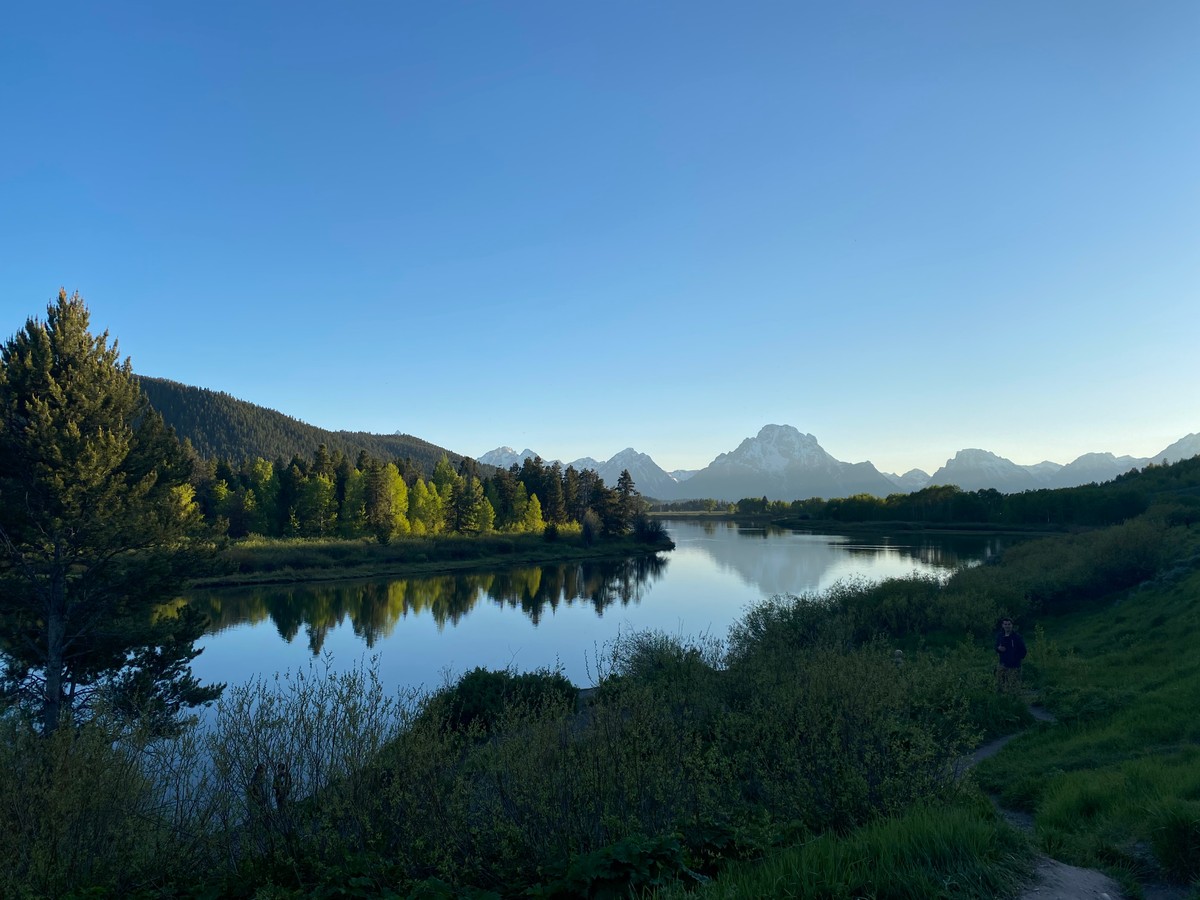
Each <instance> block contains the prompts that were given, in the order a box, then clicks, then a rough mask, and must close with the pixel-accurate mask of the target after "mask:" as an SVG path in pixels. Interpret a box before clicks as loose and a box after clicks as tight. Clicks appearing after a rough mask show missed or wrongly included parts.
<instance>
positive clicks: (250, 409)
mask: <svg viewBox="0 0 1200 900" xmlns="http://www.w3.org/2000/svg"><path fill="white" fill-rule="evenodd" d="M138 381H140V382H141V385H142V390H144V391H145V392H146V396H147V397H149V398H150V403H151V405H152V406H153V407H154V408H155V409H156V410H158V411H159V413H161V414H162V417H163V419H164V420H166V423H167V424H168V425H170V426H171V427H172V428H174V429H175V433H176V434H178V435H179V437H180V439H183V438H187V439H188V440H189V441H191V443H192V446H193V447H195V448H196V452H197V453H199V454H200V455H201V456H202V457H204V458H206V459H211V458H213V457H217V458H220V459H225V460H231V461H235V462H236V461H238V460H243V459H247V458H249V459H253V458H254V457H257V456H261V457H262V458H263V459H269V460H274V459H279V458H282V459H291V458H292V457H293V456H296V455H299V456H301V457H308V456H311V455H312V452H313V450H315V449H316V447H317V445H318V444H324V445H325V447H326V448H327V449H328V450H329V452H330V453H334V452H336V451H338V450H340V451H341V452H342V453H344V454H345V455H346V456H347V457H348V458H350V459H351V460H353V459H354V458H356V457H357V456H358V452H359V451H360V450H366V451H367V453H369V454H370V455H372V456H374V457H377V458H379V459H397V458H399V459H403V458H406V457H407V458H410V459H412V460H413V462H415V463H417V464H419V465H420V466H421V467H422V468H423V469H424V470H425V471H426V472H432V471H433V467H434V464H435V463H436V462H437V461H438V460H439V459H441V457H442V454H446V455H447V456H449V457H450V461H451V462H452V463H454V464H455V465H458V462H459V461H460V460H461V459H462V455H461V454H458V453H452V452H450V451H449V450H446V449H444V448H442V447H438V446H437V445H435V444H431V443H429V442H428V441H423V440H421V439H420V438H415V437H413V436H412V435H408V434H368V433H366V432H362V431H326V430H325V429H324V428H317V427H316V426H314V425H308V424H306V423H304V422H301V421H300V420H299V419H293V418H292V417H291V416H287V415H284V414H283V413H281V412H276V411H275V410H273V409H267V408H266V407H263V406H255V405H254V404H253V403H247V402H246V401H245V400H238V399H237V398H236V397H231V396H229V394H226V393H223V392H218V391H210V390H207V389H206V388H198V387H191V386H190V385H186V384H179V383H178V382H175V381H169V380H167V379H165V378H148V377H146V376H140V377H139V378H138Z"/></svg>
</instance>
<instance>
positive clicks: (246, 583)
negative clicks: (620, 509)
mask: <svg viewBox="0 0 1200 900" xmlns="http://www.w3.org/2000/svg"><path fill="white" fill-rule="evenodd" d="M461 540H462V539H458V538H453V539H449V540H444V541H439V540H438V539H436V538H435V539H433V540H422V541H421V544H420V545H418V546H416V547H413V546H411V544H410V545H408V546H405V544H404V543H403V542H397V543H396V544H389V545H371V544H356V543H353V542H343V541H328V542H312V543H311V544H308V545H305V544H288V543H280V544H278V545H271V544H262V545H256V546H252V547H245V546H242V547H238V546H234V547H232V548H230V549H229V550H227V551H225V552H226V553H229V552H230V551H233V552H235V553H242V554H247V555H248V556H249V557H250V559H247V560H244V561H243V563H242V565H249V566H250V568H249V569H248V570H243V571H239V572H233V573H223V574H220V575H212V576H205V577H201V578H196V579H193V580H192V581H191V582H189V583H188V585H187V589H188V590H219V589H223V588H240V587H265V586H271V587H275V586H285V585H292V584H321V583H332V582H343V581H371V580H378V579H384V578H412V577H433V576H436V575H452V574H460V573H469V572H474V571H486V570H489V569H496V568H504V569H508V568H522V567H526V566H546V565H555V564H562V563H573V562H604V561H613V560H621V559H627V558H630V557H640V556H654V555H657V554H658V553H666V552H670V551H671V550H674V549H675V542H674V541H665V542H659V543H654V544H646V543H638V542H635V541H633V540H631V539H628V538H622V539H618V540H610V541H604V542H601V543H598V544H595V545H593V546H591V547H584V546H582V545H577V544H574V543H569V542H566V541H563V542H561V543H545V542H544V539H543V538H541V537H540V536H538V537H537V538H536V541H537V542H538V543H536V544H535V543H534V542H532V541H529V542H520V541H518V542H514V546H511V547H509V548H505V547H501V548H500V549H496V548H492V552H490V553H482V554H480V555H477V556H472V557H469V558H464V557H456V556H454V555H453V551H456V550H457V551H461V550H462V549H463V548H462V544H461ZM347 543H350V545H351V546H353V547H354V549H355V550H357V551H358V552H360V553H365V554H374V555H375V557H376V558H374V559H368V560H365V561H363V562H361V563H357V564H352V565H342V566H338V565H332V564H331V565H327V566H321V565H314V566H308V567H293V566H291V565H281V566H279V568H268V567H266V566H268V565H269V563H267V562H265V560H264V558H265V557H267V556H269V555H270V554H273V553H275V554H278V553H280V552H291V553H295V552H296V551H297V550H299V551H300V552H301V553H303V551H304V550H305V549H308V550H310V551H312V552H313V553H314V555H316V554H319V553H320V552H321V551H325V552H328V551H329V549H330V548H335V547H340V546H345V545H346V544H347ZM516 543H528V544H530V546H528V547H519V546H515V544H516ZM539 544H540V546H539ZM376 548H377V549H376ZM397 551H400V552H403V553H404V556H407V557H409V558H399V559H397V558H394V557H395V556H397V555H399V553H398V552H397ZM431 551H432V552H431ZM439 552H440V553H443V554H445V555H444V556H442V557H441V558H434V559H430V558H429V556H430V555H434V554H436V553H439ZM389 555H390V556H392V557H393V558H391V559H389V558H388V556H389ZM254 556H258V557H259V559H258V566H259V567H257V568H256V567H254V566H255V560H254V559H253V557H254ZM414 557H416V558H414ZM229 562H231V563H235V562H236V561H234V560H229Z"/></svg>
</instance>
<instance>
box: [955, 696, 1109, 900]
mask: <svg viewBox="0 0 1200 900" xmlns="http://www.w3.org/2000/svg"><path fill="white" fill-rule="evenodd" d="M1029 712H1030V715H1032V716H1033V717H1034V718H1035V719H1037V720H1038V721H1039V722H1053V721H1055V718H1054V716H1053V715H1052V714H1051V713H1049V712H1047V711H1046V710H1044V709H1042V708H1041V707H1040V706H1030V707H1029ZM1016 736H1017V735H1015V734H1009V735H1005V736H1004V737H1002V738H996V739H995V740H994V741H988V743H986V744H984V745H983V746H982V747H980V748H979V749H978V750H976V751H975V752H974V753H972V754H971V756H970V758H969V759H967V760H964V761H963V770H964V771H965V770H966V769H969V768H970V767H971V766H974V765H975V764H976V763H978V762H980V761H982V760H985V759H987V758H988V757H989V756H995V755H996V754H997V753H999V752H1000V751H1001V750H1003V749H1004V747H1005V745H1006V744H1007V743H1008V742H1009V741H1011V740H1012V739H1013V738H1015V737H1016ZM991 800H992V803H993V804H994V805H995V807H996V809H997V810H998V811H999V813H1000V815H1002V816H1004V819H1005V821H1007V822H1008V823H1009V824H1010V825H1012V826H1013V827H1014V828H1018V829H1020V830H1021V831H1023V832H1025V833H1026V834H1028V835H1030V836H1031V837H1032V835H1033V816H1031V815H1029V813H1025V812H1021V811H1020V810H1016V809H1007V808H1005V807H1003V806H1001V805H1000V803H999V801H998V800H997V799H996V798H995V797H992V798H991ZM1124 897H1125V895H1124V894H1123V893H1122V892H1121V886H1120V885H1119V884H1117V883H1116V882H1115V881H1113V880H1112V879H1111V878H1109V877H1108V876H1107V875H1105V874H1104V873H1103V872H1098V871H1096V870H1095V869H1081V868H1079V867H1078V866H1069V865H1067V864H1066V863H1063V862H1059V861H1058V860H1057V859H1051V858H1050V857H1048V856H1045V855H1043V854H1039V855H1038V857H1037V865H1036V867H1035V868H1034V872H1033V880H1032V881H1031V882H1030V883H1029V884H1028V885H1026V887H1025V889H1024V890H1023V891H1022V892H1021V895H1020V900H1123V898H1124Z"/></svg>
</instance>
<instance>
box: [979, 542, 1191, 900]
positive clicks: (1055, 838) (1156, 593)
mask: <svg viewBox="0 0 1200 900" xmlns="http://www.w3.org/2000/svg"><path fill="white" fill-rule="evenodd" d="M1195 545H1196V541H1195V538H1194V536H1193V538H1192V543H1191V544H1190V546H1189V547H1185V548H1183V551H1184V552H1181V553H1180V554H1179V556H1178V559H1177V560H1176V561H1175V562H1174V563H1172V564H1170V565H1169V566H1167V567H1166V569H1165V570H1164V571H1163V572H1162V573H1161V574H1160V575H1159V576H1158V577H1157V578H1156V579H1154V580H1153V581H1151V582H1149V583H1147V584H1145V585H1143V586H1142V587H1140V588H1138V589H1134V590H1129V591H1122V592H1119V593H1117V594H1114V595H1110V596H1109V597H1107V598H1105V602H1103V603H1102V604H1096V605H1094V606H1093V607H1092V608H1091V609H1088V610H1083V611H1075V612H1073V613H1071V614H1066V615H1060V616H1049V617H1045V618H1044V619H1043V620H1042V623H1041V625H1040V627H1039V628H1038V630H1037V633H1036V636H1035V638H1034V640H1033V641H1032V642H1031V653H1030V658H1029V665H1028V667H1027V668H1028V670H1029V671H1028V677H1029V679H1030V681H1031V683H1032V684H1033V685H1035V686H1036V687H1037V689H1038V690H1039V691H1040V693H1041V696H1042V698H1043V700H1044V702H1045V704H1046V705H1047V706H1048V707H1049V708H1050V709H1051V710H1052V711H1053V712H1054V713H1055V714H1056V715H1057V716H1058V718H1059V720H1060V724H1058V725H1056V726H1053V727H1043V728H1041V729H1039V730H1037V731H1035V732H1033V733H1030V734H1028V735H1025V736H1022V737H1020V738H1018V739H1017V740H1015V741H1013V742H1012V743H1011V744H1010V745H1009V746H1008V747H1007V748H1006V749H1005V750H1004V751H1003V752H1002V753H1000V754H999V755H997V756H996V757H994V758H992V759H990V760H987V761H985V762H984V763H983V764H982V765H981V766H980V767H979V771H978V778H979V780H980V782H981V784H983V785H984V786H985V787H987V788H988V789H990V790H993V791H995V792H997V793H998V794H999V795H1000V797H1001V798H1002V799H1003V801H1004V802H1005V803H1007V804H1009V805H1012V806H1015V807H1019V808H1021V809H1025V810H1027V811H1029V812H1031V813H1033V815H1034V821H1035V827H1036V834H1037V839H1038V841H1039V842H1040V844H1041V846H1042V848H1043V849H1044V850H1045V851H1046V852H1048V853H1051V854H1052V855H1054V856H1055V857H1057V858H1060V859H1063V860H1064V861H1066V862H1070V863H1073V864H1076V865H1083V866H1091V867H1100V868H1104V869H1106V870H1108V871H1109V872H1111V873H1113V874H1115V875H1117V876H1119V877H1121V878H1122V879H1123V880H1124V882H1125V883H1126V884H1131V883H1132V884H1137V883H1143V882H1148V881H1153V880H1168V881H1173V882H1176V883H1183V884H1188V883H1193V884H1197V883H1200V881H1198V880H1200V653H1198V652H1197V651H1198V650H1200V556H1198V555H1197V554H1196V553H1195V552H1194V548H1195ZM1189 550H1190V551H1191V552H1190V553H1189V552H1188V551H1189Z"/></svg>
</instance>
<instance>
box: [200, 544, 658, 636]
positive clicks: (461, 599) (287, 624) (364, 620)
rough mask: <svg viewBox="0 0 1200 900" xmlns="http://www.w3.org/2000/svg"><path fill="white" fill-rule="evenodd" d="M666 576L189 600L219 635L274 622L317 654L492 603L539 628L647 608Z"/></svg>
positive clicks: (555, 572) (623, 574)
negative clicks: (334, 642) (342, 640)
mask: <svg viewBox="0 0 1200 900" xmlns="http://www.w3.org/2000/svg"><path fill="white" fill-rule="evenodd" d="M666 569H667V559H666V558H665V557H663V556H657V555H655V556H642V557H636V558H634V559H626V560H608V561H590V562H583V563H575V564H562V565H550V566H529V567H526V568H520V569H508V570H503V571H497V572H487V573H478V574H458V575H442V576H434V577H423V578H410V579H395V580H391V581H356V582H341V583H335V584H321V585H291V586H286V587H279V586H270V587H255V588H237V589H222V590H219V591H196V592H194V593H193V594H192V596H191V597H190V598H189V599H190V602H191V603H192V605H193V606H195V607H197V608H198V609H199V610H200V611H201V612H203V613H205V614H206V615H207V616H208V617H209V620H210V623H211V625H210V628H209V632H210V633H212V634H217V633H219V632H222V631H225V630H226V629H230V628H233V627H235V626H238V625H243V624H247V623H248V624H251V625H258V624H260V623H264V622H266V621H268V620H269V621H270V622H271V623H272V624H273V625H274V626H275V629H276V631H278V633H279V636H280V637H282V638H283V639H284V640H285V641H286V642H288V643H292V642H293V641H294V640H295V639H296V638H297V637H298V636H299V634H300V632H301V631H303V632H304V635H305V640H306V642H307V644H308V647H309V650H310V651H311V652H312V653H313V654H314V655H317V654H319V653H321V651H322V649H323V647H324V644H325V639H326V637H327V636H328V635H329V633H330V632H331V631H333V630H334V629H337V628H339V627H340V626H341V625H342V624H343V623H344V622H346V621H347V620H349V622H350V625H351V628H352V629H353V632H354V634H355V635H356V636H357V637H358V638H360V639H361V640H362V641H363V642H364V643H365V644H366V646H367V647H369V648H373V647H374V646H375V644H376V642H378V641H380V640H382V639H384V638H387V637H388V636H390V635H391V634H392V631H393V630H394V629H395V627H396V623H397V622H399V621H400V620H401V619H403V618H406V617H408V616H410V615H414V616H415V615H421V614H426V615H429V616H430V617H431V618H432V619H433V621H434V622H436V624H437V630H438V631H439V632H441V631H442V630H443V629H444V628H445V627H446V625H447V624H450V625H451V626H456V625H458V624H459V622H460V621H462V619H463V618H464V617H465V616H466V615H467V614H468V613H470V612H471V610H472V609H474V608H475V607H476V606H477V605H478V604H480V603H483V602H485V601H487V602H490V603H491V604H492V605H494V606H497V607H505V608H511V609H519V610H520V611H521V612H522V613H524V614H525V616H526V617H527V618H528V620H529V622H530V623H531V624H532V625H533V626H535V627H536V626H537V624H538V622H539V621H540V620H541V618H542V616H543V615H544V614H545V613H546V611H547V610H549V611H550V612H551V613H553V612H554V611H556V610H557V609H558V608H559V607H560V606H561V605H563V604H565V605H567V606H575V605H583V604H586V605H590V606H591V607H592V608H593V609H594V610H595V612H596V615H597V616H602V615H603V614H604V612H605V610H606V609H608V608H609V607H611V606H613V605H618V606H620V607H627V606H629V605H630V604H637V603H640V602H641V600H642V598H643V596H644V593H645V591H646V590H647V588H648V587H649V586H650V585H651V584H653V582H655V581H657V580H658V579H660V578H662V577H663V575H664V574H665V572H666Z"/></svg>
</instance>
